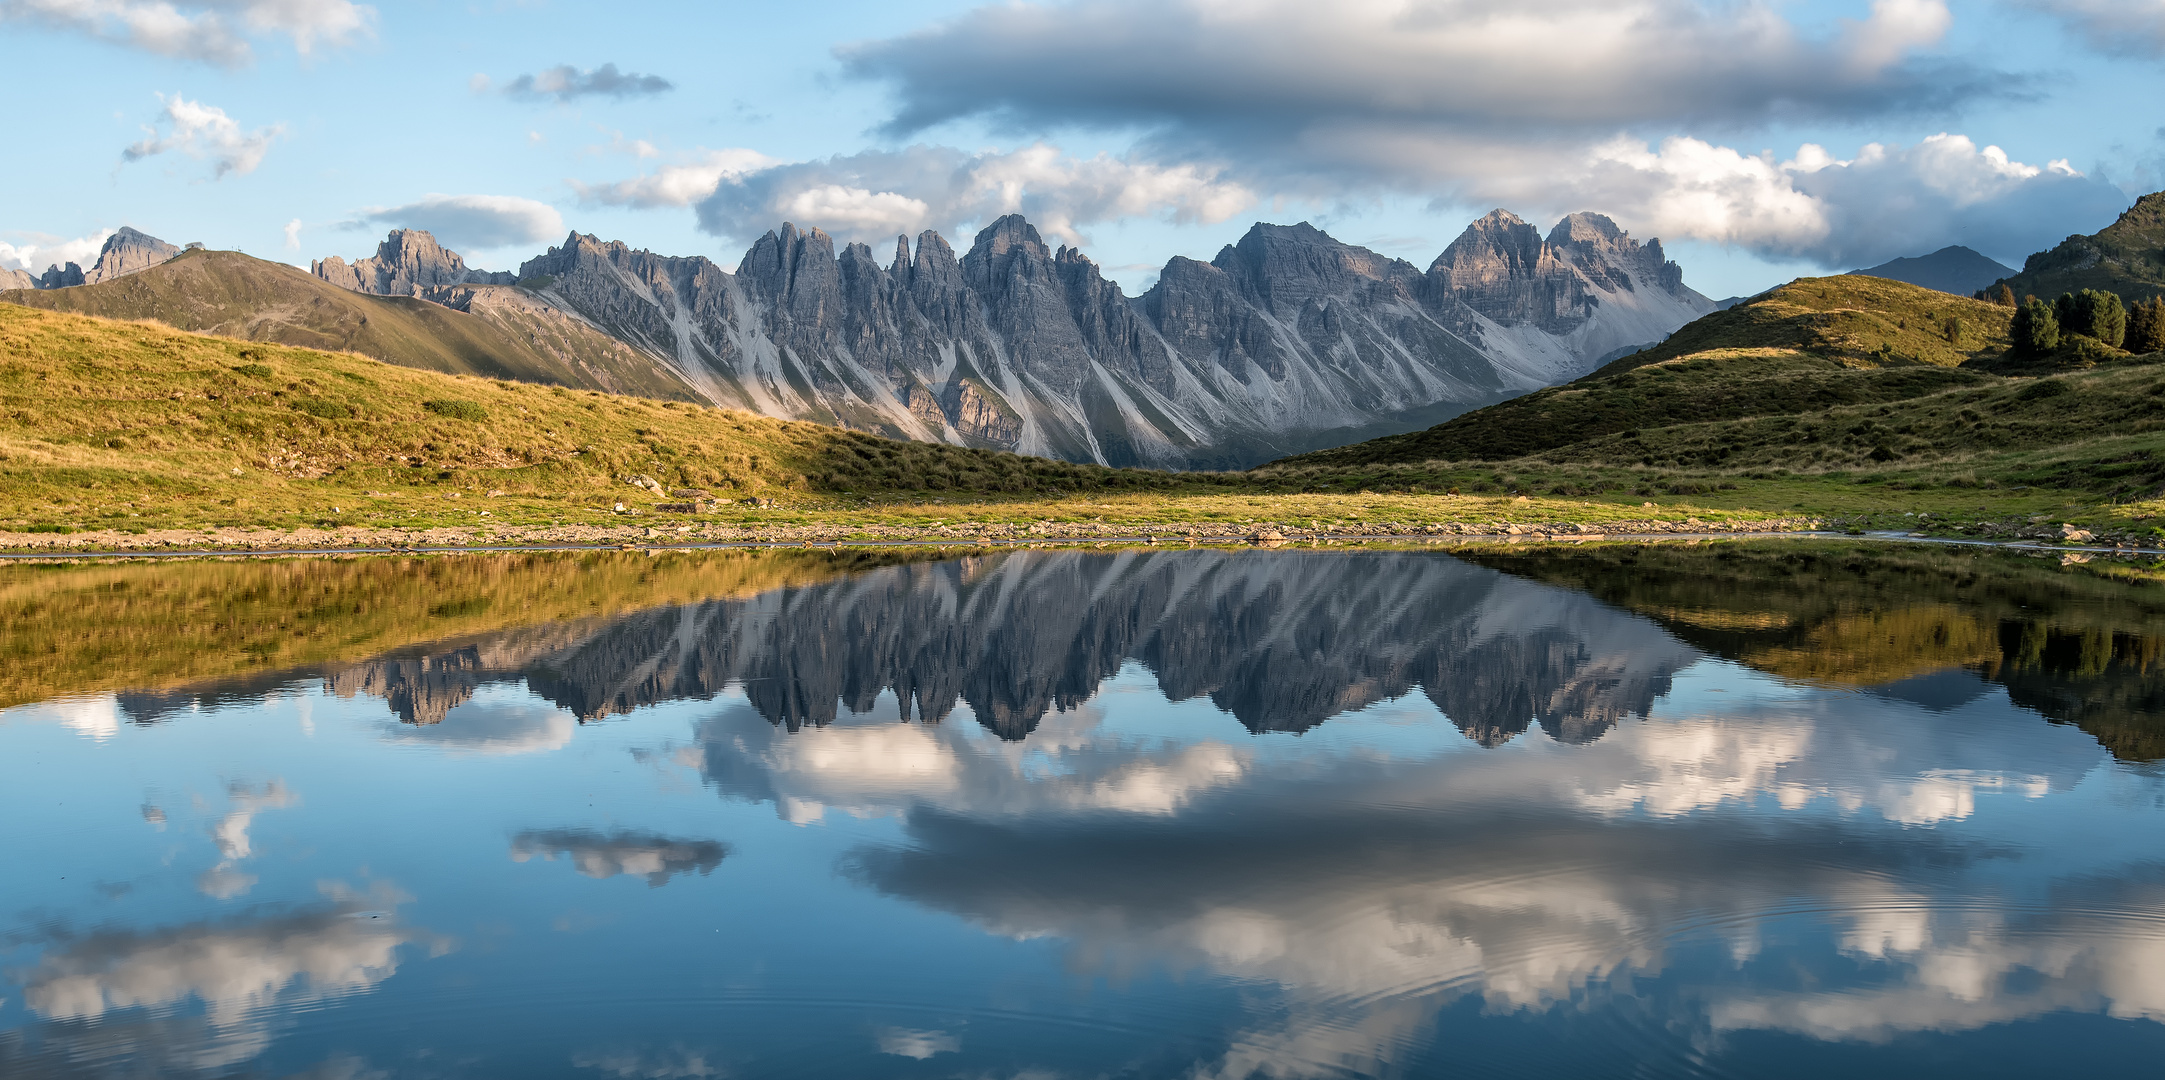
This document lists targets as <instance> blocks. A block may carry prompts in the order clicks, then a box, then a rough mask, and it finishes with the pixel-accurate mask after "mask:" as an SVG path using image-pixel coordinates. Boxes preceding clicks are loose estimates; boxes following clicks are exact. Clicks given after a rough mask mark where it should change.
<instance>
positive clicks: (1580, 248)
mask: <svg viewBox="0 0 2165 1080" xmlns="http://www.w3.org/2000/svg"><path fill="white" fill-rule="evenodd" d="M1484 220H1485V221H1492V222H1493V223H1494V224H1497V225H1500V226H1504V227H1508V228H1516V229H1518V230H1520V232H1521V233H1523V232H1532V233H1533V238H1532V241H1533V246H1532V248H1531V249H1530V250H1531V251H1532V253H1533V258H1532V259H1530V260H1527V259H1519V260H1516V261H1514V260H1513V259H1512V258H1510V257H1508V256H1504V257H1497V256H1495V255H1494V253H1493V252H1491V251H1490V249H1491V248H1493V247H1494V246H1495V245H1494V241H1493V240H1492V238H1491V237H1490V236H1489V235H1487V234H1485V233H1483V232H1481V231H1479V230H1476V229H1471V228H1470V229H1469V235H1468V236H1467V237H1462V238H1461V241H1460V243H1459V244H1457V245H1454V250H1455V251H1456V252H1457V256H1456V258H1455V261H1453V262H1452V263H1450V265H1449V266H1447V267H1445V266H1438V267H1432V268H1431V270H1430V271H1428V272H1426V273H1424V272H1422V271H1420V270H1418V269H1417V268H1415V267H1414V266H1413V265H1412V264H1410V263H1407V262H1405V261H1404V260H1398V259H1389V258H1386V257H1384V256H1381V255H1379V254H1377V253H1375V252H1371V251H1368V250H1367V249H1364V248H1358V247H1354V246H1352V245H1347V244H1343V243H1340V242H1339V241H1337V240H1335V239H1333V238H1331V237H1330V236H1329V235H1328V234H1327V233H1324V232H1322V231H1321V230H1318V229H1315V228H1314V227H1313V226H1311V225H1308V224H1306V223H1302V224H1298V225H1291V226H1279V225H1268V224H1263V223H1258V224H1257V225H1255V226H1253V227H1251V228H1250V229H1249V230H1248V232H1247V234H1246V235H1244V236H1243V237H1242V238H1241V240H1240V241H1239V242H1237V243H1234V244H1229V245H1226V247H1225V248H1224V249H1223V250H1222V251H1221V252H1220V253H1219V255H1218V256H1217V258H1215V259H1213V260H1212V261H1211V262H1208V263H1204V262H1200V261H1197V260H1193V259H1187V258H1181V257H1176V258H1174V259H1172V260H1170V261H1169V262H1168V263H1167V264H1166V267H1165V269H1164V271H1163V272H1161V274H1160V275H1159V278H1158V282H1157V284H1156V285H1154V286H1153V287H1152V288H1151V289H1149V290H1146V291H1145V292H1144V293H1143V294H1142V295H1140V296H1136V297H1129V296H1127V295H1126V294H1125V293H1124V292H1123V291H1122V290H1121V289H1120V288H1119V286H1118V285H1117V284H1115V283H1113V282H1111V281H1110V280H1108V279H1106V278H1105V277H1104V275H1103V274H1102V273H1101V272H1100V270H1099V269H1098V267H1097V265H1096V263H1094V262H1093V261H1091V260H1090V259H1089V257H1088V256H1086V255H1084V254H1083V253H1082V252H1081V251H1079V250H1078V249H1075V248H1072V247H1069V246H1065V245H1062V246H1060V247H1058V248H1054V247H1052V246H1051V245H1048V244H1047V243H1045V241H1044V239H1043V238H1042V237H1041V236H1040V235H1039V234H1038V232H1037V230H1036V228H1035V226H1033V225H1031V224H1030V223H1029V222H1028V221H1027V220H1025V219H1023V218H1022V217H1020V216H1019V215H1010V216H1008V217H1005V218H1001V219H999V220H997V221H995V222H993V223H992V224H990V225H988V226H986V227H985V228H984V229H983V230H981V231H980V232H979V233H978V234H977V237H976V238H975V240H974V242H973V243H972V244H971V246H970V248H969V249H968V250H967V251H966V252H963V253H961V254H960V255H959V256H958V255H957V253H956V252H955V250H954V248H953V247H952V246H951V245H949V244H948V243H947V241H946V240H945V238H944V237H941V236H940V235H939V234H938V233H936V232H932V231H927V232H925V233H922V234H920V235H919V236H918V237H917V240H916V243H915V245H914V250H913V247H912V245H911V243H910V242H909V240H908V239H907V238H901V237H898V238H897V246H896V251H895V255H894V256H893V258H892V259H890V260H888V261H887V262H886V264H885V265H882V263H881V261H880V259H879V258H878V257H877V256H875V255H874V253H873V252H872V249H871V248H870V247H869V246H868V245H864V244H848V245H844V246H842V248H841V249H840V250H839V251H837V250H836V247H835V244H834V241H833V239H832V238H831V237H829V236H828V235H827V234H826V233H824V232H823V231H821V230H819V229H816V228H815V229H809V230H799V229H798V228H797V227H796V226H795V225H793V224H789V223H784V225H783V226H782V227H781V228H780V229H777V230H774V231H771V232H769V233H767V234H766V235H764V236H762V237H761V238H760V239H759V240H757V241H755V242H754V243H753V245H752V246H751V248H750V250H748V251H747V252H746V254H745V256H744V259H743V260H742V261H741V262H740V263H739V265H738V268H737V270H736V271H735V272H734V273H732V272H730V271H727V270H724V269H722V268H721V267H720V266H719V265H718V264H715V263H714V262H713V261H712V260H709V259H706V258H705V257H703V256H689V257H670V256H660V255H656V254H654V253H652V252H646V251H635V250H633V249H631V248H629V247H628V246H627V245H622V244H618V243H610V242H604V241H601V240H600V239H599V238H596V237H592V236H586V235H582V234H578V233H574V234H572V235H571V236H570V237H567V238H566V240H565V242H564V243H563V244H561V245H558V246H556V247H553V248H551V249H550V250H549V252H547V253H546V254H544V255H542V256H540V257H537V258H535V259H532V260H529V261H528V262H526V263H525V264H522V265H521V267H520V269H519V274H518V277H519V280H520V281H522V282H526V283H529V284H531V285H532V286H533V287H534V288H536V289H537V290H539V291H540V292H542V293H543V294H544V295H547V296H549V297H550V298H551V299H552V300H554V301H557V302H560V303H562V304H564V305H565V306H567V307H569V308H572V309H574V310H577V311H580V312H582V313H584V314H585V315H587V317H588V318H590V319H591V320H593V321H594V322H595V323H596V325H599V326H602V327H604V328H606V329H608V330H609V331H610V332H611V333H614V334H616V335H617V336H618V337H620V338H622V339H624V340H627V341H634V342H636V343H638V344H640V345H641V346H642V347H645V348H648V349H650V350H651V351H653V352H654V353H656V354H657V355H658V356H660V357H662V358H664V359H665V360H666V361H667V362H669V363H671V364H672V365H673V366H675V367H676V369H677V371H678V372H679V374H680V375H682V376H683V377H684V378H685V380H686V381H687V382H689V383H691V384H693V385H695V386H700V387H701V388H702V391H703V392H705V393H706V394H707V395H708V396H709V399H710V400H712V401H715V402H716V403H718V404H726V405H735V406H739V407H744V408H748V409H751V410H753V411H756V412H760V413H763V414H766V415H782V416H792V417H795V418H798V419H812V420H819V421H822V422H828V423H838V424H841V425H844V426H849V427H854V428H861V429H865V430H872V431H877V432H879V433H881V434H886V435H890V436H896V437H905V438H915V439H929V440H933V441H946V442H959V443H962V444H965V445H974V446H983V447H987V448H996V449H1008V450H1017V451H1020V452H1025V453H1033V454H1039V455H1042V456H1052V457H1062V458H1067V459H1070V460H1085V461H1097V462H1100V463H1107V464H1115V465H1158V466H1185V467H1205V466H1226V465H1240V464H1253V463H1255V462H1257V461H1259V460H1263V459H1265V458H1267V457H1270V456H1276V455H1277V454H1278V453H1280V452H1283V451H1284V450H1285V449H1286V448H1287V447H1290V446H1301V445H1313V444H1315V443H1316V441H1317V440H1319V439H1323V440H1327V439H1328V437H1329V435H1330V433H1333V432H1340V431H1344V430H1347V429H1355V428H1361V427H1364V426H1375V425H1378V424H1379V423H1383V424H1387V423H1388V422H1389V420H1390V418H1391V417H1393V416H1394V415H1399V414H1409V415H1413V414H1421V413H1423V412H1430V413H1432V412H1433V411H1434V410H1437V409H1440V408H1448V407H1450V406H1452V405H1462V406H1465V407H1472V406H1475V405H1479V404H1483V403H1486V402H1488V401H1492V400H1496V399H1499V398H1502V397H1507V396H1509V395H1511V394H1513V393H1519V392H1524V391H1525V390H1529V389H1534V388H1537V387H1539V386H1543V385H1548V384H1549V383H1552V382H1554V381H1557V380H1558V379H1561V378H1568V377H1570V375H1572V374H1574V373H1576V372H1578V371H1583V370H1585V369H1587V368H1590V367H1591V366H1593V365H1594V364H1595V363H1597V362H1598V361H1600V360H1602V359H1606V358H1607V356H1608V355H1611V354H1614V353H1616V352H1619V351H1628V347H1630V346H1638V345H1644V344H1648V343H1650V342H1653V341H1658V340H1660V339H1661V338H1662V337H1664V336H1666V334H1667V333H1668V332H1669V331H1671V330H1674V329H1675V328H1676V327H1677V326H1679V325H1682V324H1683V323H1684V322H1686V321H1688V320H1689V318H1690V317H1691V316H1693V315H1696V314H1699V313H1703V312H1704V311H1707V310H1711V309H1712V302H1711V301H1708V300H1707V299H1706V298H1704V297H1702V296H1699V295H1698V294H1697V293H1695V292H1692V291H1691V290H1689V289H1688V288H1685V287H1684V286H1683V284H1682V276H1681V270H1679V269H1677V268H1676V267H1675V264H1674V263H1670V262H1668V261H1667V260H1666V257H1665V256H1664V254H1663V253H1662V250H1661V248H1660V245H1659V242H1658V241H1654V242H1649V243H1647V244H1644V245H1642V244H1640V243H1638V242H1637V241H1634V240H1631V239H1630V238H1629V237H1628V236H1626V235H1625V234H1624V233H1623V232H1622V230H1619V229H1616V228H1615V226H1614V224H1613V223H1611V222H1608V220H1607V219H1606V218H1599V217H1598V215H1576V216H1574V217H1573V218H1571V219H1566V221H1565V222H1564V223H1562V224H1560V225H1559V227H1558V230H1556V232H1557V234H1558V239H1557V240H1556V241H1554V242H1552V241H1549V240H1543V239H1541V238H1540V235H1539V233H1538V230H1533V228H1532V227H1531V226H1528V225H1526V224H1525V223H1524V222H1523V221H1520V220H1519V219H1517V218H1516V217H1515V216H1513V215H1509V214H1507V213H1504V212H1501V211H1499V212H1498V213H1497V214H1492V215H1490V216H1489V218H1488V219H1484ZM1477 224H1478V223H1477ZM1514 240H1515V242H1516V243H1517V245H1518V247H1519V248H1522V249H1523V248H1526V247H1527V245H1526V243H1525V240H1524V238H1523V237H1522V236H1521V237H1515V238H1514ZM1441 262H1442V260H1440V259H1439V263H1441ZM1476 278H1479V280H1478V282H1477V281H1476ZM1461 279H1463V280H1461ZM1469 296H1471V297H1472V299H1473V300H1474V301H1476V302H1477V303H1476V302H1469V301H1468V299H1467V297H1469ZM1402 429H1403V428H1401V430H1402Z"/></svg>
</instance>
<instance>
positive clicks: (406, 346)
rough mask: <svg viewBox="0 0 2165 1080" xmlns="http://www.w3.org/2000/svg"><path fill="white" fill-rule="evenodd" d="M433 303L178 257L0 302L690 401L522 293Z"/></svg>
mask: <svg viewBox="0 0 2165 1080" xmlns="http://www.w3.org/2000/svg"><path fill="white" fill-rule="evenodd" d="M436 299H437V301H438V302H436V303H430V302H428V301H425V300H419V299H414V298H410V297H404V296H370V295H367V294H364V293H358V292H354V291H351V290H349V289H342V288H339V287H337V286H335V285H332V284H330V283H328V282H325V281H322V280H319V279H317V278H315V277H312V276H310V275H309V274H308V273H306V272H304V271H301V270H297V269H295V268H293V267H290V266H286V265H284V264H282V263H273V262H265V261H263V260H261V259H255V258H250V257H249V256H246V255H243V254H241V253H239V252H237V251H201V250H198V251H189V252H185V253H182V254H180V255H178V256H177V257H174V258H171V259H168V260H165V261H162V262H160V263H158V264H156V265H153V266H150V267H148V268H146V269H137V270H134V271H133V272H130V273H128V274H126V276H122V277H115V278H112V279H111V280H106V281H102V282H99V283H96V284H88V285H77V286H74V287H72V288H55V289H16V290H10V291H5V292H0V301H4V302H7V303H13V304H22V305H24V306H26V307H39V308H46V309H49V310H53V311H71V312H76V313H78V314H83V315H96V316H101V317H104V318H109V319H153V320H156V321H158V322H162V323H165V324H166V325H168V326H174V327H178V328H179V329H182V330H192V331H197V332H200V333H207V334H217V335H220V336H223V337H231V338H240V339H243V340H246V341H261V342H271V343H275V344H280V345H296V346H301V347H305V348H312V349H330V350H336V351H348V352H357V353H361V354H363V355H365V356H371V357H374V358H376V359H378V360H382V361H385V362H387V363H393V364H398V365H401V366H404V367H411V368H421V369H423V370H427V371H441V372H447V373H452V374H463V375H486V376H490V377H493V378H503V379H517V380H520V381H524V382H540V383H554V384H557V385H560V386H572V387H578V388H581V389H592V390H607V391H610V392H614V393H626V394H636V395H639V396H642V397H652V398H662V399H674V400H692V399H693V397H694V395H693V393H692V391H691V388H690V387H689V386H687V385H686V384H685V383H684V381H683V379H681V378H679V377H678V376H677V375H676V374H675V372H673V371H671V370H670V369H669V368H668V367H667V366H665V365H662V364H660V363H657V362H656V361H655V360H654V359H653V358H652V357H651V356H649V355H648V354H646V353H643V352H640V351H639V350H636V349H633V348H631V347H630V346H628V345H626V344H624V343H623V342H620V341H617V340H616V339H614V338H612V337H609V336H608V335H606V334H603V333H601V332H600V331H598V330H595V329H593V328H592V327H591V326H590V325H588V324H587V323H586V322H585V321H584V320H583V319H580V318H578V317H577V316H574V315H571V314H568V313H566V312H564V311H562V310H560V309H558V308H556V307H554V306H552V305H550V304H548V303H546V302H544V301H542V300H540V299H538V298H536V297H535V296H533V295H532V294H530V293H528V292H526V291H525V290H521V289H517V288H513V287H509V286H476V285H461V286H454V287H451V288H449V289H446V290H439V291H438V294H437V296H436Z"/></svg>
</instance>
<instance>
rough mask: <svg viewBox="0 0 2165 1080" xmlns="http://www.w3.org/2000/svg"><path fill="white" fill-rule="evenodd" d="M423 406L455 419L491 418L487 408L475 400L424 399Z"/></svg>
mask: <svg viewBox="0 0 2165 1080" xmlns="http://www.w3.org/2000/svg"><path fill="white" fill-rule="evenodd" d="M421 407H422V408H424V409H427V410H428V411H430V412H432V413H435V414H436V415H438V416H448V417H450V418H451V419H453V420H472V421H474V422H475V423H479V422H481V421H483V420H486V419H488V418H489V411H488V410H487V409H484V408H482V407H481V406H480V405H478V404H476V403H474V402H471V401H460V400H459V399H457V398H444V399H441V400H437V401H424V402H422V403H421Z"/></svg>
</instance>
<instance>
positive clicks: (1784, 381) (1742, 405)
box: [1279, 275, 2011, 467]
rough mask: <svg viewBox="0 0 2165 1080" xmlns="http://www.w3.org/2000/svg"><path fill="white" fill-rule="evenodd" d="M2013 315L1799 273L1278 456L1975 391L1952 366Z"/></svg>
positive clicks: (1457, 456)
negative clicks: (1482, 392) (1677, 325)
mask: <svg viewBox="0 0 2165 1080" xmlns="http://www.w3.org/2000/svg"><path fill="white" fill-rule="evenodd" d="M2010 314H2011V313H2010V312H2009V311H2008V309H2006V308H2003V307H1999V306H1997V305H1994V304H1988V303H1984V302H1982V301H1978V300H1969V299H1965V298H1962V297H1956V296H1949V295H1947V294H1946V293H1941V292H1935V291H1933V290H1931V289H1926V288H1922V287H1919V286H1916V285H1905V284H1903V283H1901V282H1898V281H1888V280H1885V279H1881V278H1871V277H1860V276H1852V275H1844V276H1841V277H1828V278H1808V279H1805V280H1802V281H1798V282H1795V283H1793V284H1789V285H1785V286H1783V287H1781V288H1779V289H1775V290H1773V291H1772V292H1769V293H1766V294H1764V295H1761V296H1757V297H1754V298H1752V299H1751V300H1750V301H1748V302H1746V303H1743V304H1739V305H1737V306H1736V307H1733V308H1730V309H1729V310H1727V311H1717V312H1715V313H1713V314H1711V315H1708V316H1706V317H1705V318H1702V319H1699V320H1698V321H1696V322H1693V323H1691V324H1690V325H1688V326H1686V327H1684V328H1683V329H1681V330H1678V331H1677V332H1676V334H1675V335H1674V336H1673V337H1671V338H1670V339H1669V340H1667V341H1665V342H1663V343H1661V344H1660V345H1657V346H1655V347H1653V348H1650V349H1644V350H1641V351H1640V352H1636V353H1633V354H1631V355H1630V356H1626V357H1624V358H1623V359H1620V360H1617V361H1616V362H1614V363H1612V364H1610V365H1608V366H1607V367H1604V368H1602V369H1601V370H1599V371H1596V372H1594V373H1593V374H1591V375H1588V376H1586V377H1585V378H1582V379H1579V380H1576V381H1574V382H1571V383H1567V384H1565V385H1563V386H1558V387H1551V388H1549V389H1547V390H1539V391H1535V392H1534V393H1531V394H1528V395H1526V396H1524V397H1521V398H1515V399H1513V400H1511V401H1507V402H1504V403H1503V404H1500V405H1493V406H1490V407H1489V408H1486V409H1481V410H1478V411H1476V412H1472V413H1468V414H1466V415H1464V416H1462V417H1459V418H1457V419H1454V420H1451V421H1449V422H1446V423H1443V424H1439V425H1437V426H1436V427H1432V428H1429V429H1428V430H1426V431H1417V432H1412V433H1409V434H1406V435H1398V436H1393V437H1390V438H1385V439H1377V440H1374V441H1372V442H1366V443H1358V444H1355V445H1353V446H1346V447H1340V448H1338V449H1335V450H1324V451H1319V452H1317V453H1314V454H1308V455H1304V456H1302V457H1297V458H1290V459H1287V460H1286V461H1284V462H1281V463H1279V464H1280V465H1283V466H1288V467H1303V466H1317V465H1320V466H1348V465H1366V464H1376V463H1385V462H1411V461H1430V460H1446V461H1503V460H1508V459H1511V458H1519V457H1526V456H1529V455H1533V454H1541V453H1544V452H1547V451H1551V450H1555V449H1557V448H1559V447H1566V446H1571V445H1573V444H1577V443H1583V442H1586V441H1588V440H1590V439H1597V438H1600V437H1602V436H1609V435H1618V434H1624V433H1633V432H1640V431H1643V430H1645V429H1649V428H1661V427H1666V426H1668V425H1672V424H1679V423H1691V422H1705V421H1710V420H1726V419H1733V418H1740V417H1751V416H1772V415H1793V414H1797V413H1805V412H1812V411H1816V410H1822V409H1829V408H1835V407H1838V406H1857V405H1878V404H1882V403H1886V402H1892V401H1903V400H1907V399H1911V398H1917V397H1921V396H1924V395H1928V394H1934V393H1939V392H1942V391H1946V390H1951V389H1956V388H1964V387H1975V386H1978V385H1981V384H1985V383H1989V382H1992V381H1993V380H1992V379H1991V378H1990V377H1988V376H1984V375H1980V374H1977V373H1975V372H1973V371H1966V370H1962V369H1960V368H1958V367H1957V365H1960V364H1964V363H1966V362H1973V361H1977V360H1980V359H1984V358H1989V357H1994V356H1997V355H1998V354H2000V353H2002V352H2004V351H2005V350H2006V348H2007V344H2008V342H2007V323H2008V320H2009V318H2010ZM1575 456H1576V457H1583V455H1575ZM1638 456H1640V455H1637V454H1634V455H1631V457H1632V458H1636V457H1638ZM1625 460H1630V458H1627V459H1625Z"/></svg>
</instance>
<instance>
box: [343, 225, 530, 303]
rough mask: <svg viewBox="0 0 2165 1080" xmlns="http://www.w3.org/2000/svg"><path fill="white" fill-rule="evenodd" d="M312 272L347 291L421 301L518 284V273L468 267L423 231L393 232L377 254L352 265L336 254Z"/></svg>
mask: <svg viewBox="0 0 2165 1080" xmlns="http://www.w3.org/2000/svg"><path fill="white" fill-rule="evenodd" d="M309 271H310V272H311V273H313V274H315V275H316V276H317V277H319V278H322V279H323V280H325V281H328V282H330V283H331V284H333V285H336V286H338V287H339V288H341V289H351V290H353V291H354V292H362V293H373V294H375V295H377V296H419V295H421V294H422V293H423V292H424V291H425V290H428V289H432V288H438V287H441V286H445V285H509V284H512V283H513V282H514V281H516V280H518V279H517V278H516V277H515V276H514V275H512V274H507V273H497V274H492V273H489V272H488V271H486V270H475V269H472V268H470V267H468V266H467V265H466V260H465V259H462V258H460V257H459V253H458V252H456V251H452V250H451V249H449V248H447V247H445V246H443V245H442V244H439V243H437V242H436V237H434V236H433V235H431V234H429V233H427V232H424V231H422V230H420V229H393V230H391V234H390V235H389V236H388V237H386V238H384V241H383V243H381V244H378V245H377V246H376V254H375V255H373V256H371V257H369V258H366V259H360V260H357V261H355V262H354V263H352V264H351V265H348V264H347V262H346V260H344V259H341V258H339V257H338V256H336V255H333V256H331V257H329V258H327V259H318V260H316V261H314V262H312V263H310V264H309Z"/></svg>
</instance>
